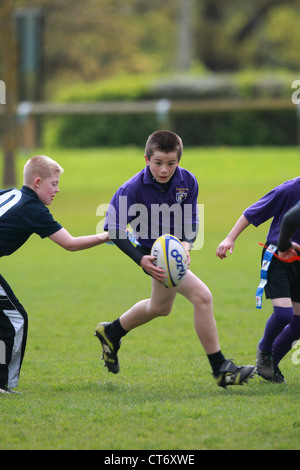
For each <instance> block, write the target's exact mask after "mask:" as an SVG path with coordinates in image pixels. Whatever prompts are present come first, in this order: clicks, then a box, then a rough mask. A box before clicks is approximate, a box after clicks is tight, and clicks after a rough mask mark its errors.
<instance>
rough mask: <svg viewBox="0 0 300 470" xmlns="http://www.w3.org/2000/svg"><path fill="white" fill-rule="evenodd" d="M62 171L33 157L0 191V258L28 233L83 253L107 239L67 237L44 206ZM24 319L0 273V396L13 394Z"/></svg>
mask: <svg viewBox="0 0 300 470" xmlns="http://www.w3.org/2000/svg"><path fill="white" fill-rule="evenodd" d="M62 173H63V169H62V167H61V166H60V165H59V164H58V163H57V162H56V161H54V160H52V159H51V158H50V157H47V156H45V155H37V156H35V157H32V158H31V159H29V160H28V161H27V162H26V164H25V166H24V174H23V182H24V185H23V186H22V188H21V189H16V188H11V189H6V190H1V191H0V257H2V256H8V255H10V254H12V253H14V252H15V251H16V250H17V249H18V248H20V247H21V246H22V245H23V244H24V243H25V242H26V240H27V239H28V238H29V237H30V235H32V234H33V233H36V234H38V235H39V236H40V237H41V238H46V237H49V238H50V239H51V240H52V241H54V242H55V243H57V244H58V245H60V246H61V247H62V248H65V249H66V250H70V251H77V250H84V249H86V248H91V247H94V246H97V245H101V244H102V243H105V242H107V241H108V240H109V238H108V235H107V234H106V233H102V234H97V235H87V236H82V237H72V235H70V233H69V232H68V231H67V230H66V229H64V228H63V227H62V226H61V225H60V224H59V223H58V222H56V221H55V220H54V219H53V217H52V215H51V213H50V211H49V209H48V208H47V207H46V206H49V205H50V204H52V201H53V199H54V197H55V196H56V194H57V193H58V191H59V189H58V184H59V179H60V175H61V174H62ZM27 330H28V316H27V313H26V311H25V309H24V307H23V306H22V305H21V304H20V302H19V300H18V299H17V298H16V296H15V294H14V293H13V291H12V289H11V287H10V286H9V284H8V283H7V282H6V280H5V279H4V278H3V277H2V276H1V275H0V345H1V351H2V354H1V356H0V393H13V392H14V390H13V389H14V388H15V387H17V385H18V379H19V375H20V370H21V365H22V362H23V358H24V353H25V347H26V340H27Z"/></svg>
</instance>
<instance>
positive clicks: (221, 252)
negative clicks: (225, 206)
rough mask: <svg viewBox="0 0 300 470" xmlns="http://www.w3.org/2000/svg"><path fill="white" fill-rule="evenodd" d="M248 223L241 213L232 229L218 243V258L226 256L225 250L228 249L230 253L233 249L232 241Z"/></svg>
mask: <svg viewBox="0 0 300 470" xmlns="http://www.w3.org/2000/svg"><path fill="white" fill-rule="evenodd" d="M248 225H250V222H249V221H248V220H247V219H246V217H245V216H244V214H243V215H241V217H240V218H239V220H238V221H237V222H236V224H235V225H234V227H233V228H232V230H231V231H230V232H229V234H228V235H227V237H226V238H225V239H224V240H223V241H222V242H221V243H220V245H219V246H218V248H217V251H216V255H217V256H218V257H219V258H220V259H224V258H227V254H226V253H227V251H228V250H229V253H230V254H232V252H233V249H234V242H235V240H236V239H237V237H238V236H239V235H240V233H242V231H243V230H245V228H247V227H248Z"/></svg>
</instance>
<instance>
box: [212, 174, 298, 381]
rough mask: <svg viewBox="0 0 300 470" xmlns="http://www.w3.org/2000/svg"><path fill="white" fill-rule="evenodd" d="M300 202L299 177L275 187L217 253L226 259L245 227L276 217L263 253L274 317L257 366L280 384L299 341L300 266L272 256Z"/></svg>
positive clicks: (243, 218)
mask: <svg viewBox="0 0 300 470" xmlns="http://www.w3.org/2000/svg"><path fill="white" fill-rule="evenodd" d="M299 199H300V178H299V177H298V178H294V179H293V180H289V181H286V182H285V183H283V184H281V185H279V186H277V187H275V188H274V189H273V190H271V191H270V192H268V193H267V194H266V195H265V196H263V197H262V198H261V199H259V200H258V201H257V202H255V203H254V204H252V205H251V206H250V207H248V209H246V210H245V211H244V213H243V214H242V216H241V217H240V218H239V219H238V221H237V222H236V224H235V225H234V227H233V229H232V230H231V231H230V233H229V234H228V235H227V237H226V238H225V239H224V240H223V241H222V242H221V243H220V245H219V246H218V248H217V252H216V254H217V256H218V257H219V258H220V259H224V258H226V257H227V255H226V253H227V251H228V250H229V253H230V254H231V253H232V252H233V249H234V244H235V240H236V239H237V237H238V236H239V235H240V233H241V232H242V231H243V230H244V229H245V228H246V227H248V226H249V225H250V224H252V225H254V226H255V227H257V226H258V225H260V224H262V223H263V222H266V221H267V220H269V219H270V218H272V217H273V220H272V223H271V225H270V229H269V232H268V235H267V242H266V246H267V249H266V248H264V249H263V253H262V272H263V270H264V272H266V277H265V280H264V281H263V280H262V281H261V282H262V285H263V288H264V291H265V295H266V298H267V299H271V301H272V304H273V313H272V315H271V316H270V317H269V319H268V320H267V323H266V326H265V331H264V335H263V337H262V339H261V340H260V341H259V344H258V347H257V359H256V365H257V372H258V374H259V375H260V376H261V377H263V378H264V379H265V380H270V381H272V382H277V383H283V382H285V380H284V377H283V375H282V373H281V371H280V369H279V367H278V365H279V362H280V361H281V359H282V358H283V357H284V355H285V354H286V353H287V352H288V350H289V349H291V347H292V343H293V341H295V340H296V339H299V337H300V262H299V261H295V262H293V263H286V262H284V261H281V260H279V259H278V258H277V256H273V254H274V253H275V252H276V251H277V248H278V242H279V239H278V237H279V230H280V225H281V223H282V221H283V218H284V216H285V214H286V213H287V211H289V210H290V209H291V208H292V207H294V206H295V204H297V203H298V201H299ZM292 241H293V242H295V243H297V244H299V243H300V229H299V228H298V229H297V230H296V231H295V233H293V236H292ZM280 243H281V241H280ZM281 251H282V247H281ZM258 300H259V299H258ZM286 325H289V328H288V329H289V332H291V334H290V339H289V340H290V343H289V348H288V350H287V349H286V341H285V342H284V343H285V345H283V342H282V335H283V334H284V333H283V330H284V328H285V326H286Z"/></svg>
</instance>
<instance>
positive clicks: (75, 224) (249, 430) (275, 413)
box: [0, 148, 300, 451]
mask: <svg viewBox="0 0 300 470" xmlns="http://www.w3.org/2000/svg"><path fill="white" fill-rule="evenodd" d="M43 152H44V153H46V151H45V149H44V150H43ZM49 155H50V156H52V157H53V158H55V159H57V160H58V161H59V162H60V163H61V165H62V166H63V167H64V169H65V173H64V175H62V177H61V183H60V193H59V195H58V196H57V197H56V199H55V201H54V203H53V205H52V206H51V211H52V213H53V214H54V217H55V218H56V219H57V220H58V221H60V222H61V223H62V225H63V226H64V227H65V228H67V229H68V230H69V231H70V232H71V233H72V234H73V235H83V234H89V233H95V230H96V226H97V224H98V223H99V222H100V219H101V218H100V217H97V216H96V209H97V207H98V206H99V205H100V204H103V203H108V202H109V200H110V198H111V196H112V195H113V193H114V191H115V190H116V189H117V188H118V186H119V185H120V184H121V183H122V182H123V181H125V180H126V179H128V178H129V177H130V176H131V175H133V174H134V173H136V172H137V171H139V170H140V169H142V168H143V166H144V160H143V149H136V148H132V149H126V150H123V149H95V150H63V151H60V150H55V151H52V152H49ZM25 161H26V157H25V156H24V155H19V156H18V161H17V165H18V172H19V178H20V179H19V184H21V183H22V181H21V174H22V168H23V165H24V163H25ZM299 163H300V153H299V150H298V149H294V148H287V149H286V148H285V149H278V148H264V149H261V148H253V149H239V148H236V149H230V148H219V149H187V150H185V152H184V156H183V160H182V162H181V165H182V166H183V167H185V168H188V169H190V170H191V171H192V172H194V173H195V174H196V176H197V178H198V181H199V188H200V191H199V203H202V204H204V207H205V232H204V233H205V238H204V246H203V249H201V250H197V251H194V252H192V264H191V269H192V270H193V271H194V272H195V273H196V274H197V275H198V276H199V277H200V278H201V279H202V280H203V281H204V282H205V283H206V284H207V285H208V286H209V287H210V289H211V291H212V293H213V296H214V311H215V317H216V320H217V324H218V329H219V336H220V341H221V345H222V350H223V352H224V354H225V355H226V356H227V357H228V358H232V359H233V360H234V361H235V362H236V363H239V364H242V363H243V364H247V363H250V364H254V362H255V355H256V345H257V342H258V340H259V339H260V337H261V335H262V332H263V328H264V325H265V321H266V319H267V317H268V316H269V314H270V313H271V312H270V311H271V306H270V304H269V303H268V301H266V300H264V302H263V309H262V310H261V311H260V310H257V309H256V308H255V298H254V295H255V290H256V287H257V284H258V281H259V260H260V247H259V246H258V242H264V240H265V236H266V233H267V229H268V224H265V225H264V226H261V227H259V228H257V229H255V228H254V227H249V228H248V229H247V231H246V232H245V233H244V234H243V235H241V237H240V239H239V240H238V242H237V244H236V248H235V251H234V254H233V255H232V256H231V257H230V258H229V259H227V260H224V261H220V260H219V259H217V258H216V256H215V251H216V248H217V245H218V244H219V242H220V241H221V240H223V238H224V237H225V236H226V235H227V233H228V231H229V230H230V228H231V227H232V225H233V224H234V222H235V221H236V220H237V218H238V217H239V216H240V214H241V213H242V211H243V209H245V208H246V207H247V206H248V205H250V204H251V203H252V202H254V201H255V200H256V199H258V198H259V197H261V196H262V195H263V194H265V193H266V192H267V191H268V190H270V189H271V188H273V187H274V186H275V185H277V184H280V183H281V182H283V181H285V180H287V179H291V178H294V177H295V176H298V175H299ZM1 273H2V275H3V276H4V277H5V278H6V279H7V280H8V282H10V283H11V285H12V287H13V289H14V291H15V293H16V295H17V296H18V297H19V299H20V300H21V302H22V303H23V304H24V306H25V307H26V309H27V312H28V314H29V335H28V345H27V351H26V355H25V360H24V364H23V368H22V373H21V378H20V382H19V390H20V391H22V395H2V396H1V397H0V422H1V428H0V449H2V450H4V449H10V450H16V449H26V450H27V449H35V450H37V449H50V450H53V449H66V450H72V449H82V450H85V449H98V450H103V449H104V450H109V451H114V450H115V451H116V450H163V449H164V450H217V449H235V450H236V449H250V450H253V449H300V412H299V403H298V399H299V383H300V376H299V372H300V365H298V366H297V365H295V364H293V362H292V360H291V353H289V355H287V356H286V358H285V359H284V360H283V361H282V364H281V369H282V371H283V373H284V375H285V377H286V380H287V384H284V385H282V384H280V385H279V384H270V383H267V382H265V381H263V380H262V379H259V378H258V377H256V378H255V379H254V380H252V381H251V382H250V383H249V384H248V385H246V386H244V387H229V388H227V389H226V390H224V389H221V388H219V387H217V386H216V385H215V383H214V382H213V380H212V377H211V370H210V367H209V364H208V361H207V358H206V356H205V353H204V351H203V349H202V347H201V345H200V343H199V342H198V340H197V338H196V334H195V332H194V329H193V318H192V317H193V315H192V311H191V306H190V304H189V303H188V302H187V301H186V300H185V299H183V298H180V297H178V298H177V299H176V302H175V304H174V309H173V312H172V313H171V315H170V316H169V317H167V318H161V319H157V320H156V321H153V322H150V323H149V324H147V325H144V326H143V327H140V328H139V329H137V330H134V331H132V332H131V333H130V334H128V335H127V336H126V337H125V338H124V340H123V343H122V347H121V349H120V353H119V358H120V366H121V370H120V373H119V374H118V375H116V376H113V375H111V374H108V373H107V370H106V369H104V368H103V367H102V361H100V356H101V354H100V347H99V343H98V340H97V339H96V338H94V336H93V334H94V328H95V326H96V324H97V323H99V322H100V321H110V320H113V319H115V318H116V317H117V316H119V315H120V314H121V313H122V312H123V311H125V310H126V309H128V308H129V307H130V306H131V305H132V304H133V303H135V302H136V301H138V300H141V299H142V298H146V297H148V295H149V279H148V278H147V277H146V276H145V275H144V274H143V273H142V271H141V270H140V269H139V268H138V267H137V266H136V265H135V263H133V262H132V261H131V260H130V259H129V258H127V257H126V256H125V255H124V254H123V253H121V252H119V251H118V250H117V248H115V247H111V246H108V245H102V246H100V247H97V248H93V249H91V250H86V251H83V252H76V253H69V252H65V251H64V250H62V249H61V248H60V247H58V246H56V245H55V244H54V243H52V242H51V241H50V240H48V239H46V240H41V239H40V238H39V237H37V236H35V235H34V236H32V237H31V239H30V240H29V241H28V242H27V244H26V245H24V246H23V247H22V248H21V249H20V250H19V251H18V252H16V253H15V254H13V255H12V256H10V257H9V258H3V259H2V260H1Z"/></svg>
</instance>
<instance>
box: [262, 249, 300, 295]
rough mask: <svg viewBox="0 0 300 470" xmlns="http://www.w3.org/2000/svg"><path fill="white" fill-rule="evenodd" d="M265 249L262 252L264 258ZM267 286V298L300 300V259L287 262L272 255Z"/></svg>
mask: <svg viewBox="0 0 300 470" xmlns="http://www.w3.org/2000/svg"><path fill="white" fill-rule="evenodd" d="M264 253H265V249H264V250H263V253H262V258H263V255H264ZM267 280H268V282H267V284H266V286H265V295H266V298H267V299H279V298H282V297H288V298H290V299H292V300H293V301H294V302H300V261H294V262H293V263H285V262H283V261H280V260H279V259H278V258H276V256H273V257H272V260H271V263H270V266H269V269H268V274H267Z"/></svg>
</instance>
